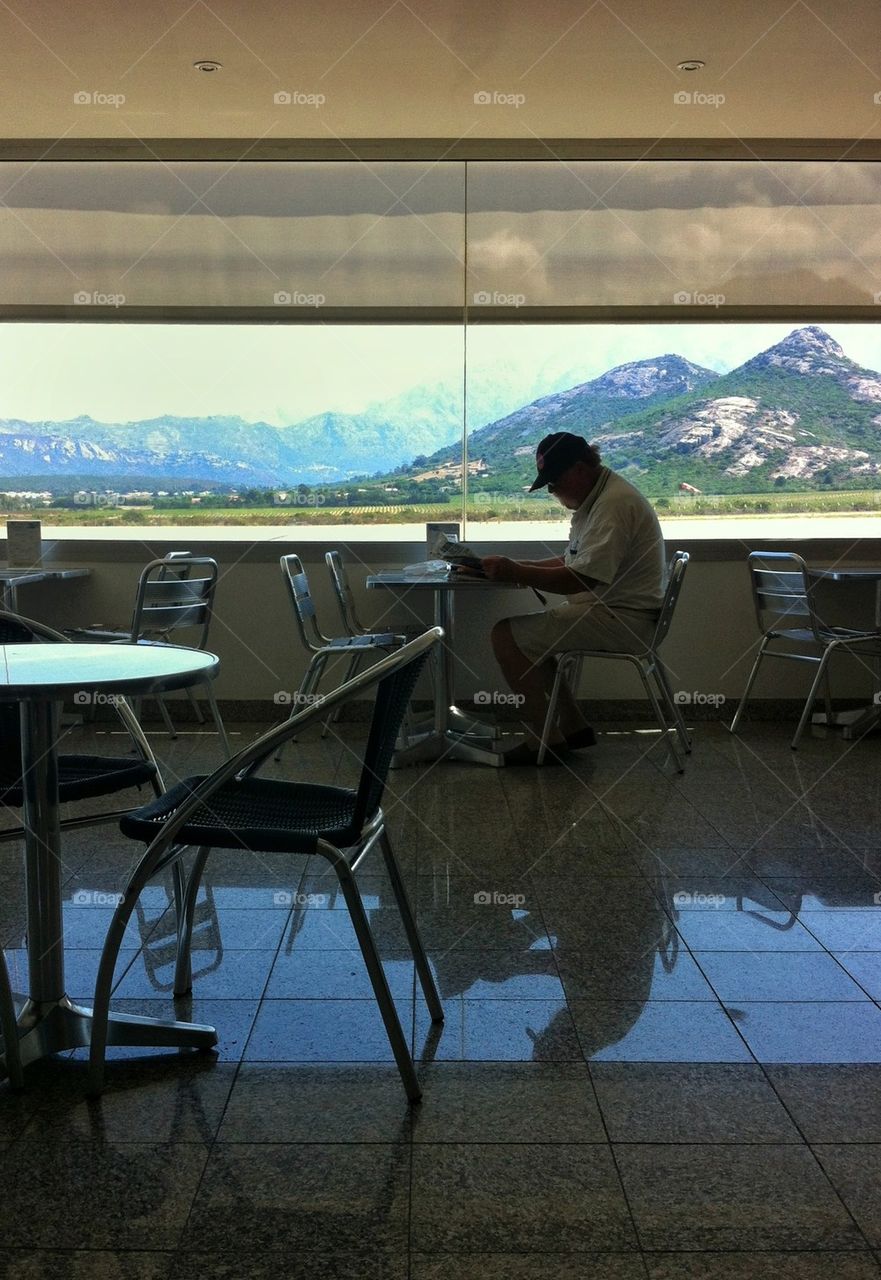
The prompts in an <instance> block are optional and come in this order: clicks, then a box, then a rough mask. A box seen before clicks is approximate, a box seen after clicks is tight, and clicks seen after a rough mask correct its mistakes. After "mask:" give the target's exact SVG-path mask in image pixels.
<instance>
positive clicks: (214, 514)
mask: <svg viewBox="0 0 881 1280" xmlns="http://www.w3.org/2000/svg"><path fill="white" fill-rule="evenodd" d="M653 505H654V507H655V509H656V510H657V512H658V514H659V515H660V516H661V517H662V518H663V517H664V516H676V517H679V518H682V517H689V516H716V517H719V516H737V515H810V514H818V515H823V514H825V515H835V514H837V515H846V514H850V513H853V514H860V513H872V512H879V513H881V490H877V489H875V490H872V489H869V490H849V491H837V492H828V493H827V492H818V491H816V490H814V491H811V492H806V493H790V492H786V493H784V492H772V493H748V494H720V495H712V494H700V495H699V496H696V497H687V496H678V495H677V496H676V497H671V498H655V499H653ZM5 514H6V515H8V516H15V515H20V516H23V517H30V518H33V517H34V516H39V517H40V518H41V519H42V521H43V523H44V524H47V525H62V526H65V525H73V526H81V527H84V528H87V527H90V526H95V525H104V526H108V525H109V526H113V525H124V526H126V527H128V526H133V525H134V526H138V525H144V526H156V525H175V526H176V527H178V528H188V527H192V528H198V527H205V526H215V527H216V526H218V525H220V526H224V525H231V526H235V525H267V526H271V525H277V526H288V525H292V524H305V525H322V524H333V525H341V524H352V525H369V524H419V523H424V522H425V521H426V520H461V518H462V503H461V500H460V499H457V498H452V499H449V500H448V501H446V502H434V503H430V504H428V503H426V504H425V505H422V504H411V505H408V506H372V507H367V506H365V507H358V506H352V507H347V506H342V507H330V506H323V505H318V504H316V505H304V506H289V507H288V506H284V507H279V506H273V507H247V506H244V505H241V506H236V507H204V508H194V507H192V506H180V507H172V506H170V505H165V504H164V505H163V506H162V507H160V508H156V507H74V508H70V507H52V506H45V507H28V508H26V509H22V510H18V511H13V510H7V511H6V513H5ZM467 514H468V518H469V519H471V520H477V521H480V522H481V523H483V522H484V521H492V520H498V521H517V520H528V521H536V520H552V521H556V522H559V520H560V518H561V511H560V507H559V506H558V505H557V503H556V502H555V501H554V500H553V499H551V498H523V497H517V496H514V497H508V496H506V495H498V496H496V495H494V494H487V493H479V494H475V495H474V496H473V498H472V499H469V502H468V512H467Z"/></svg>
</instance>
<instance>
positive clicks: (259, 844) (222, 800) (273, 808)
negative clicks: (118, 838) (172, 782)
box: [119, 777, 361, 853]
mask: <svg viewBox="0 0 881 1280" xmlns="http://www.w3.org/2000/svg"><path fill="white" fill-rule="evenodd" d="M203 781H204V778H203V777H193V778H185V779H184V780H183V782H180V783H178V785H177V786H176V787H172V788H171V790H170V791H167V792H166V793H165V795H163V796H159V797H158V798H157V799H155V800H151V801H150V802H149V804H145V805H142V806H141V807H140V808H139V809H135V810H133V812H132V813H128V814H126V815H125V817H124V818H122V819H121V820H120V824H119V825H120V830H121V831H122V832H123V834H124V835H127V836H131V837H132V838H133V839H135V840H143V841H144V842H145V843H149V842H150V841H151V840H153V839H154V838H155V836H156V835H157V834H158V833H159V831H160V830H161V829H162V825H163V822H164V821H165V819H166V818H168V817H170V816H171V814H173V813H174V811H175V810H176V809H177V808H178V806H179V805H180V804H181V803H182V802H183V801H184V800H186V799H187V797H188V796H190V795H192V793H193V791H194V790H195V789H196V787H197V786H198V785H199V784H200V783H201V782H203ZM356 798H357V794H356V792H354V791H351V790H349V789H348V788H346V787H325V786H319V785H318V784H317V783H314V784H313V783H303V782H278V781H275V780H274V779H270V778H253V777H252V778H244V779H242V781H240V782H238V781H235V780H234V781H232V782H228V783H227V784H226V786H224V787H221V789H220V790H219V791H216V792H215V793H214V795H212V797H211V799H210V801H209V802H208V804H207V805H203V806H202V807H201V808H199V809H197V810H196V812H195V813H194V814H193V816H192V818H191V819H190V821H189V822H188V823H186V825H185V826H184V827H183V828H182V829H181V830H180V832H179V833H178V834H177V836H176V837H175V841H176V843H178V844H192V845H210V846H211V847H212V848H216V849H250V850H252V851H254V852H257V853H314V852H315V848H316V845H317V844H318V841H319V839H323V840H328V841H329V842H330V843H331V844H334V845H337V846H338V847H340V848H346V847H348V846H350V845H353V844H355V843H356V841H357V840H358V839H359V838H360V836H361V828H360V826H359V827H354V826H353V818H354V815H355V804H356Z"/></svg>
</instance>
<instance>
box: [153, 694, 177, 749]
mask: <svg viewBox="0 0 881 1280" xmlns="http://www.w3.org/2000/svg"><path fill="white" fill-rule="evenodd" d="M156 701H157V703H158V704H159V714H160V715H161V716H162V719H163V722H164V724H165V727H166V729H167V730H168V736H169V738H176V737H177V729H175V727H174V724H173V723H172V719H171V716H170V715H169V714H168V707H166V705H165V699H164V698H163V696H162V694H161V693H157V695H156Z"/></svg>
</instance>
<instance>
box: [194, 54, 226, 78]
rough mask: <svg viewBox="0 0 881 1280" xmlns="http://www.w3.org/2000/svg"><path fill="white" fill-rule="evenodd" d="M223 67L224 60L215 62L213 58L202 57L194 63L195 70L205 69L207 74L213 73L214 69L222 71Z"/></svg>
mask: <svg viewBox="0 0 881 1280" xmlns="http://www.w3.org/2000/svg"><path fill="white" fill-rule="evenodd" d="M222 68H223V63H222V62H215V61H214V59H213V58H200V59H199V61H198V62H194V63H193V70H194V71H204V72H205V74H206V75H211V74H212V73H213V72H214V71H220V70H221V69H222Z"/></svg>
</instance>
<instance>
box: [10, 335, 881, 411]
mask: <svg viewBox="0 0 881 1280" xmlns="http://www.w3.org/2000/svg"><path fill="white" fill-rule="evenodd" d="M796 327H797V326H795V325H793V324H703V325H701V324H639V325H636V324H627V325H623V324H621V325H528V324H524V325H475V326H472V327H471V328H470V329H468V331H467V336H466V334H465V333H464V331H463V329H462V328H461V327H459V326H456V325H444V326H440V325H383V326H380V325H364V326H354V325H309V326H307V325H183V324H178V325H146V324H144V325H134V324H103V325H98V324H13V323H7V324H3V325H2V326H0V330H2V340H0V353H2V354H0V419H3V418H22V419H24V420H26V421H41V420H55V421H64V420H66V419H69V418H75V417H78V416H80V415H82V414H87V415H89V416H90V417H92V418H95V419H97V420H98V421H100V422H128V421H133V420H137V419H143V418H154V417H159V416H161V415H163V414H173V415H177V416H182V417H183V416H186V417H207V416H209V415H213V414H222V415H239V416H241V417H242V418H245V419H247V420H250V421H261V420H262V421H265V422H268V423H270V424H271V425H274V426H287V425H289V424H291V423H294V422H298V421H300V420H302V419H303V418H307V417H309V416H311V415H312V414H316V413H321V412H324V411H328V410H334V411H338V412H357V411H359V410H361V409H363V408H365V407H366V406H367V405H368V404H370V403H372V402H376V401H383V400H387V399H391V398H392V397H394V396H397V395H399V394H401V393H402V392H405V391H408V390H410V389H412V388H414V387H418V386H422V385H430V384H432V383H436V382H447V383H450V384H451V385H453V386H456V385H459V384H460V383H461V378H462V359H463V349H466V348H467V369H468V374H469V376H472V377H479V376H480V374H481V370H483V371H485V372H488V373H489V374H492V373H493V371H494V370H495V371H496V372H495V376H497V377H498V376H502V377H506V378H511V379H516V377H517V370H518V369H522V370H524V371H525V370H527V369H529V370H534V369H535V367H536V366H537V365H538V366H542V367H543V366H545V365H547V368H548V373H549V376H550V373H551V372H552V371H553V370H559V369H562V368H567V369H568V368H570V367H571V368H572V369H576V368H577V369H578V371H579V379H578V380H579V381H587V380H588V379H590V378H594V377H597V376H598V375H599V374H602V373H604V372H606V370H608V369H610V368H612V367H614V366H615V365H618V364H623V363H625V362H627V361H631V360H641V359H645V358H649V357H652V356H658V355H664V354H667V353H675V354H678V355H681V356H684V357H685V358H687V359H688V360H691V361H693V362H694V363H695V364H701V365H705V366H707V367H709V368H711V369H716V370H718V371H719V372H720V373H724V372H727V371H728V370H729V369H732V368H734V367H735V366H737V365H738V364H741V363H742V362H743V361H744V360H748V359H749V358H750V357H751V356H754V355H756V354H757V353H758V352H759V351H762V350H764V349H765V348H767V347H769V346H772V345H773V344H774V343H775V342H779V341H780V339H782V338H784V337H785V336H786V335H787V334H788V333H790V332H791V331H792V330H793V329H794V328H796ZM823 328H825V329H826V331H827V332H828V333H829V334H830V335H831V336H832V337H833V338H834V339H835V340H836V341H838V342H839V343H840V344H841V346H842V347H843V348H844V351H845V354H846V355H848V356H850V357H851V359H853V360H856V361H857V363H859V364H862V365H864V366H866V367H867V368H870V369H874V370H881V328H879V327H878V326H876V325H870V324H852V325H848V324H827V325H824V326H823ZM526 382H527V379H526V378H525V377H524V384H525V383H526Z"/></svg>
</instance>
